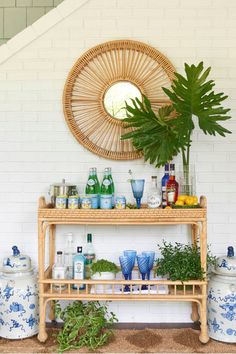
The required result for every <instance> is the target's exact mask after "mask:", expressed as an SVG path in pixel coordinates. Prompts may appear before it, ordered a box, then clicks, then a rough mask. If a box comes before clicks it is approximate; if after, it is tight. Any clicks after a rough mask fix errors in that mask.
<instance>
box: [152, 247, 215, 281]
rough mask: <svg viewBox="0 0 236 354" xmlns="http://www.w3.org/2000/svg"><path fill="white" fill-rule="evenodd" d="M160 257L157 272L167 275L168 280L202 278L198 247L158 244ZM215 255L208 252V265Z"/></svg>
mask: <svg viewBox="0 0 236 354" xmlns="http://www.w3.org/2000/svg"><path fill="white" fill-rule="evenodd" d="M158 246H159V248H160V251H161V256H162V258H159V259H158V260H157V274H158V275H161V276H166V275H168V277H169V279H170V280H181V281H187V280H203V279H204V277H205V273H204V271H203V269H202V267H201V258H200V248H199V247H198V246H197V245H196V244H194V245H188V244H187V245H184V244H181V243H177V242H176V243H175V244H174V245H173V244H171V243H167V242H165V241H163V245H158ZM214 261H215V257H213V256H211V254H210V253H209V252H208V256H207V264H208V266H209V265H211V264H214Z"/></svg>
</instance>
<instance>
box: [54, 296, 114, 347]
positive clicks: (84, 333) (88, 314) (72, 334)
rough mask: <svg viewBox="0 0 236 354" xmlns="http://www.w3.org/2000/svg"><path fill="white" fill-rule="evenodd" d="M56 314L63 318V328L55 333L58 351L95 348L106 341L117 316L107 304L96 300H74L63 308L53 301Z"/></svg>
mask: <svg viewBox="0 0 236 354" xmlns="http://www.w3.org/2000/svg"><path fill="white" fill-rule="evenodd" d="M55 310H56V315H57V317H58V318H60V319H61V320H63V322H64V324H63V328H62V329H61V330H60V331H59V333H58V334H57V337H56V339H57V343H58V350H59V352H64V351H68V350H72V349H79V348H81V347H88V348H89V349H91V350H95V349H97V348H98V347H101V346H103V345H104V344H106V343H107V341H108V339H109V338H110V336H111V335H112V329H111V328H110V327H111V325H112V324H113V323H114V322H117V318H116V316H115V315H114V313H113V312H109V311H108V309H107V305H106V304H104V305H101V304H100V303H99V302H97V301H91V302H88V303H82V302H81V301H74V302H73V303H72V304H70V305H68V306H67V307H66V308H65V309H64V310H62V309H61V306H60V304H59V302H56V303H55Z"/></svg>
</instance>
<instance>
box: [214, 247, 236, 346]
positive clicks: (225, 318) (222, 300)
mask: <svg viewBox="0 0 236 354" xmlns="http://www.w3.org/2000/svg"><path fill="white" fill-rule="evenodd" d="M229 249H230V248H228V250H229ZM231 251H232V247H231V250H230V251H228V255H227V257H226V256H225V257H220V258H219V259H218V260H217V266H216V270H215V271H214V272H213V275H212V276H211V278H210V281H209V284H208V331H209V336H210V337H211V338H213V339H216V340H219V341H222V342H228V343H236V276H235V271H234V269H235V264H234V262H233V259H232V257H234V255H233V252H231ZM223 258H224V260H225V262H223V264H226V265H229V264H230V265H231V267H232V268H231V269H232V273H231V272H230V270H227V268H226V270H223V269H222V270H221V268H225V267H223V266H221V265H222V259H223ZM234 258H235V257H234ZM227 267H228V266H227ZM219 268H220V271H219ZM228 268H229V267H228ZM221 271H223V272H227V276H226V275H223V274H224V273H223V274H222V273H221ZM231 274H232V275H231Z"/></svg>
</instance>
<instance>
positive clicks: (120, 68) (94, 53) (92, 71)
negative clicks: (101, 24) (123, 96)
mask: <svg viewBox="0 0 236 354" xmlns="http://www.w3.org/2000/svg"><path fill="white" fill-rule="evenodd" d="M173 73H174V67H173V65H172V64H171V63H170V61H169V60H168V59H167V58H166V57H165V56H164V55H163V54H161V53H160V52H159V51H157V50H156V49H155V48H152V47H150V46H149V45H147V44H145V43H141V42H137V41H131V40H118V41H111V42H106V43H103V44H100V45H98V46H96V47H93V48H91V49H90V50H88V51H87V52H86V53H85V54H84V55H82V56H81V57H80V58H79V59H78V60H77V62H76V63H75V65H74V66H73V68H72V69H71V71H70V73H69V75H68V78H67V80H66V84H65V88H64V95H63V107H64V114H65V118H66V121H67V123H68V126H69V128H70V130H71V132H72V133H73V135H74V136H75V138H76V139H77V140H78V141H79V142H80V143H81V144H82V145H83V146H84V147H86V148H87V149H88V150H90V151H92V152H93V153H95V154H97V155H100V156H103V157H105V158H108V159H113V160H132V159H137V158H140V157H141V156H142V154H141V153H140V152H138V151H136V150H135V149H134V147H133V145H132V143H131V141H130V140H125V141H121V139H120V138H121V136H122V135H123V134H124V133H125V132H127V131H128V130H125V129H124V122H123V121H122V120H118V119H116V118H113V117H112V116H110V115H109V114H108V113H107V111H106V109H105V108H104V104H103V99H104V94H105V92H106V91H107V90H108V88H109V87H110V86H111V85H112V84H114V83H116V82H119V81H128V82H131V83H133V84H134V85H136V86H137V87H138V88H139V89H140V91H141V92H142V93H143V94H145V95H146V96H147V97H148V98H149V99H150V101H151V104H152V106H153V108H154V109H157V108H158V107H161V106H163V105H166V104H168V103H169V101H168V99H167V97H166V96H165V94H164V92H163V90H162V87H163V86H165V87H168V88H170V85H171V81H172V79H173Z"/></svg>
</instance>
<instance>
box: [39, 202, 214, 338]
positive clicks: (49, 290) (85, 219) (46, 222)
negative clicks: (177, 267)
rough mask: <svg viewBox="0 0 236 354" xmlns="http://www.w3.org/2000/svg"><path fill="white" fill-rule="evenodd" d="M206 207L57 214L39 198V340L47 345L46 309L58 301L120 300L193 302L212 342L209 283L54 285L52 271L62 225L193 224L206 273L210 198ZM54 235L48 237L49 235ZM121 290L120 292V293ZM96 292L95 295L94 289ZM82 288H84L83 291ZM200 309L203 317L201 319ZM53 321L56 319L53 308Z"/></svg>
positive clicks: (204, 333)
mask: <svg viewBox="0 0 236 354" xmlns="http://www.w3.org/2000/svg"><path fill="white" fill-rule="evenodd" d="M200 206H201V207H200V208H196V209H147V208H141V209H123V210H116V209H114V210H99V209H98V210H97V209H90V210H85V209H75V210H70V209H51V208H49V207H48V206H47V204H46V202H45V198H44V197H41V198H40V199H39V210H38V265H39V305H40V323H39V334H38V339H39V341H40V342H45V341H46V339H47V332H46V328H45V321H46V307H47V304H48V303H49V302H51V304H52V300H60V299H64V300H66V299H71V300H72V299H74V300H75V299H77V300H87V301H99V300H119V301H129V300H135V301H188V302H191V303H192V315H191V318H192V320H193V321H197V320H198V319H199V317H200V323H201V333H200V336H199V339H200V341H201V342H202V343H207V342H208V340H209V337H208V331H207V311H206V300H207V281H206V280H204V281H200V280H193V281H188V282H181V281H170V280H150V281H146V280H145V281H142V280H127V281H125V280H111V281H110V280H106V281H105V280H103V281H102V280H101V281H98V280H83V281H79V280H53V279H52V277H51V274H52V266H53V263H54V258H55V233H56V232H55V231H56V225H76V224H77V225H82V224H83V225H86V224H87V225H178V224H185V225H190V226H191V230H192V242H197V239H199V244H200V252H201V255H200V256H201V264H202V268H203V269H204V271H206V257H207V207H206V198H205V197H201V201H200ZM47 231H48V232H47ZM47 235H48V237H49V266H48V268H47V269H46V268H45V242H46V237H47ZM60 282H61V284H66V289H64V290H61V291H56V290H54V288H53V284H54V283H57V284H58V283H60ZM75 283H76V284H78V285H79V284H85V289H84V290H73V289H72V288H71V286H72V284H75ZM108 284H109V285H110V288H111V291H110V292H109V293H107V292H106V291H105V290H104V292H101V291H96V289H97V286H98V285H104V289H105V285H108ZM126 284H129V285H135V286H136V289H137V288H138V291H136V292H133V291H132V286H130V289H131V291H130V293H128V294H127V293H125V292H124V286H125V285H126ZM144 284H145V285H147V287H148V290H147V291H145V293H144V292H142V291H141V286H142V285H144ZM117 285H119V288H120V289H121V291H120V293H117V292H116V291H115V288H116V287H117ZM153 285H155V286H156V289H158V287H159V286H161V285H165V286H168V289H169V291H168V293H166V294H160V293H159V292H158V290H156V291H154V290H153ZM92 287H93V291H91V288H92ZM78 288H79V286H78ZM198 308H199V315H198ZM50 319H51V320H53V319H54V311H53V307H52V306H51V311H50Z"/></svg>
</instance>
